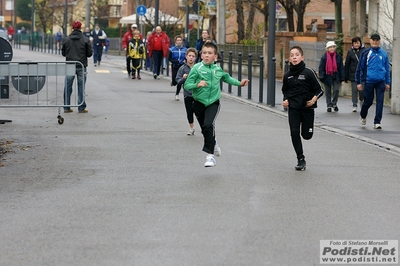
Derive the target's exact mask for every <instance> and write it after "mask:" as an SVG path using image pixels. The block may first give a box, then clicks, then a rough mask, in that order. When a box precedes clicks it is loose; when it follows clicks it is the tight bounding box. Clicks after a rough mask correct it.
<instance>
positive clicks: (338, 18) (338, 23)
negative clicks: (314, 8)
mask: <svg viewBox="0 0 400 266" xmlns="http://www.w3.org/2000/svg"><path fill="white" fill-rule="evenodd" d="M331 2H333V3H335V28H336V35H337V36H338V37H343V26H342V0H331Z"/></svg>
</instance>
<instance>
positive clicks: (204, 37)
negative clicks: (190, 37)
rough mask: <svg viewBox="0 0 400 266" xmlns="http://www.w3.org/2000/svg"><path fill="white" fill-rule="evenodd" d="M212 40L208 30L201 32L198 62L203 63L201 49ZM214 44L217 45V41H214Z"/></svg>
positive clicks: (198, 44) (197, 43) (197, 47)
mask: <svg viewBox="0 0 400 266" xmlns="http://www.w3.org/2000/svg"><path fill="white" fill-rule="evenodd" d="M210 39H211V37H210V34H209V33H208V30H203V31H202V32H201V38H200V39H198V40H197V41H196V50H197V52H198V56H197V59H196V62H200V61H201V48H202V47H203V45H204V43H205V42H206V41H208V40H210ZM211 40H212V39H211ZM212 42H213V43H214V44H216V42H215V41H212Z"/></svg>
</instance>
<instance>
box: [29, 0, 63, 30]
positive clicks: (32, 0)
mask: <svg viewBox="0 0 400 266" xmlns="http://www.w3.org/2000/svg"><path fill="white" fill-rule="evenodd" d="M32 1H33V0H32ZM67 27H68V0H65V7H64V32H63V35H64V36H67V35H68V29H67Z"/></svg>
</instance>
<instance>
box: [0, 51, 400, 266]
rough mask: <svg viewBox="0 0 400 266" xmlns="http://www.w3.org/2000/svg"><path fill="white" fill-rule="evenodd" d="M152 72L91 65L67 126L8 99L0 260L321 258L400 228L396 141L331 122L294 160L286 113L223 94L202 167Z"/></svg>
mask: <svg viewBox="0 0 400 266" xmlns="http://www.w3.org/2000/svg"><path fill="white" fill-rule="evenodd" d="M55 58H56V59H55ZM14 59H15V60H17V61H20V60H27V59H31V60H40V61H46V60H49V61H51V60H58V59H61V58H60V57H56V56H54V55H43V54H39V53H32V52H28V51H23V50H22V51H18V50H16V51H15V55H14ZM142 78H143V79H142V80H141V81H138V80H129V79H128V78H127V76H126V74H125V73H124V72H123V63H121V64H117V63H116V61H115V60H114V61H113V58H112V57H111V56H108V57H107V58H105V59H104V62H103V63H102V65H101V67H100V68H96V69H95V68H93V67H92V65H91V66H90V67H89V77H88V83H87V103H88V109H89V113H88V114H77V112H76V110H75V111H74V112H73V113H71V114H65V115H64V114H63V116H64V118H65V122H64V124H63V125H58V124H57V119H56V115H57V111H56V110H55V109H54V108H32V109H25V108H23V109H0V116H1V117H2V118H7V119H12V120H13V122H12V123H6V124H5V125H0V140H1V141H2V142H3V143H6V142H8V144H7V145H6V144H4V145H3V146H2V148H3V153H4V154H3V156H2V161H1V163H2V164H3V165H4V166H3V167H0V202H1V204H0V213H1V215H0V225H1V226H0V239H1V241H0V265H318V264H319V241H320V240H321V239H399V238H400V233H399V230H398V224H399V219H400V216H399V213H398V209H399V207H400V206H399V202H400V195H399V193H398V191H399V189H400V183H399V179H398V176H399V171H398V161H399V153H397V151H396V150H390V151H389V150H387V149H382V148H379V147H378V146H377V145H370V144H369V143H367V142H365V141H363V140H360V139H358V138H356V137H348V136H346V134H345V133H344V134H338V133H337V132H336V131H334V130H332V131H331V130H326V129H325V128H323V127H322V125H321V127H319V128H317V129H316V132H315V137H314V138H313V139H312V140H311V141H307V142H305V143H304V147H305V154H306V159H307V163H308V165H307V166H308V167H307V171H304V172H296V171H294V166H295V164H296V159H295V155H294V151H293V148H292V146H291V142H290V136H289V129H288V125H287V120H286V118H285V113H284V112H282V111H281V110H278V109H279V108H278V107H277V108H268V107H264V106H263V107H257V106H256V105H258V104H255V103H254V102H247V101H243V100H242V99H236V98H235V97H229V96H224V97H223V99H222V109H221V113H220V115H219V117H218V119H217V134H218V141H219V143H220V146H221V148H222V156H221V157H219V158H217V166H216V167H213V168H205V167H204V166H203V164H204V159H205V154H204V153H203V152H201V146H202V137H201V135H200V132H199V131H197V132H196V134H195V135H194V136H191V137H190V136H186V131H187V124H186V119H185V113H184V107H183V102H182V101H179V102H176V101H174V100H173V99H174V91H173V88H171V87H170V86H169V80H167V79H161V80H154V79H153V78H152V77H151V76H150V75H146V74H144V75H142ZM344 114H345V112H344V111H343V114H342V113H339V114H336V115H342V116H345V115H344ZM351 115H352V114H351ZM332 121H334V120H333V119H332ZM333 126H334V125H329V128H331V127H332V128H333ZM196 129H197V130H198V129H199V128H198V126H197V124H196ZM384 129H385V128H384ZM366 130H368V129H366ZM382 132H384V131H382ZM374 134H375V133H374ZM383 134H384V133H383ZM385 145H386V144H385Z"/></svg>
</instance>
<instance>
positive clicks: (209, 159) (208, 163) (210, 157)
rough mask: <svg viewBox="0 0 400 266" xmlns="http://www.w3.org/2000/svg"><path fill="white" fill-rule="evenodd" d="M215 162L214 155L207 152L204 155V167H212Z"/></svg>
mask: <svg viewBox="0 0 400 266" xmlns="http://www.w3.org/2000/svg"><path fill="white" fill-rule="evenodd" d="M216 164H217V162H216V161H215V158H214V155H212V154H208V155H207V157H206V162H205V163H204V166H205V167H213V166H215V165H216Z"/></svg>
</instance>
